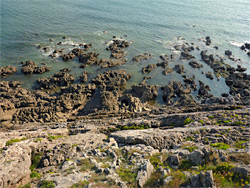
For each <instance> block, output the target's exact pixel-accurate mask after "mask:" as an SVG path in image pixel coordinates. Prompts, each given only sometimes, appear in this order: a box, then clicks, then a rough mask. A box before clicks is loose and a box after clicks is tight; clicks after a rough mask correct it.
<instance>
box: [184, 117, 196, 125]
mask: <svg viewBox="0 0 250 188" xmlns="http://www.w3.org/2000/svg"><path fill="white" fill-rule="evenodd" d="M191 122H194V120H193V119H192V118H190V117H188V118H187V119H185V120H184V125H187V124H189V123H191Z"/></svg>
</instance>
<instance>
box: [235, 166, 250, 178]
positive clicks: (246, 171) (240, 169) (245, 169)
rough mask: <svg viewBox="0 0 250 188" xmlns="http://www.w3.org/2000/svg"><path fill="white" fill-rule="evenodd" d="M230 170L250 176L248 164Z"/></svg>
mask: <svg viewBox="0 0 250 188" xmlns="http://www.w3.org/2000/svg"><path fill="white" fill-rule="evenodd" d="M230 172H234V173H238V174H241V175H242V176H244V177H249V176H250V167H248V166H237V167H234V168H233V169H231V170H230Z"/></svg>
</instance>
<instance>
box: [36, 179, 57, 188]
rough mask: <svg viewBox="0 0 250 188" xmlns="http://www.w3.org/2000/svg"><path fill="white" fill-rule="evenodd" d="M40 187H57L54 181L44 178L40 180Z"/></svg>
mask: <svg viewBox="0 0 250 188" xmlns="http://www.w3.org/2000/svg"><path fill="white" fill-rule="evenodd" d="M39 187H40V188H54V187H56V185H55V183H54V182H53V181H47V180H44V181H42V182H40V186H39Z"/></svg>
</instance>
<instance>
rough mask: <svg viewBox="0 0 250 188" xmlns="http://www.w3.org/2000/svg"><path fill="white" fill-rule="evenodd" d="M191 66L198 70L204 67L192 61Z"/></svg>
mask: <svg viewBox="0 0 250 188" xmlns="http://www.w3.org/2000/svg"><path fill="white" fill-rule="evenodd" d="M189 65H190V66H191V67H193V68H198V69H199V68H202V67H203V65H201V64H199V63H198V62H197V61H196V60H192V61H190V62H189Z"/></svg>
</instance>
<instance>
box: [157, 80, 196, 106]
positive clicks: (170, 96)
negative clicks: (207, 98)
mask: <svg viewBox="0 0 250 188" xmlns="http://www.w3.org/2000/svg"><path fill="white" fill-rule="evenodd" d="M161 89H162V90H163V97H162V98H163V101H164V102H166V104H168V105H171V104H172V105H177V104H180V102H181V103H183V102H184V101H186V100H192V99H191V98H190V97H187V96H185V95H187V94H190V93H191V87H190V86H186V85H183V84H182V83H181V82H171V83H169V85H167V86H164V87H161ZM176 97H179V100H177V101H176V100H174V99H175V98H176ZM190 102H191V101H190ZM192 103H193V102H192Z"/></svg>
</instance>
